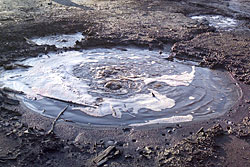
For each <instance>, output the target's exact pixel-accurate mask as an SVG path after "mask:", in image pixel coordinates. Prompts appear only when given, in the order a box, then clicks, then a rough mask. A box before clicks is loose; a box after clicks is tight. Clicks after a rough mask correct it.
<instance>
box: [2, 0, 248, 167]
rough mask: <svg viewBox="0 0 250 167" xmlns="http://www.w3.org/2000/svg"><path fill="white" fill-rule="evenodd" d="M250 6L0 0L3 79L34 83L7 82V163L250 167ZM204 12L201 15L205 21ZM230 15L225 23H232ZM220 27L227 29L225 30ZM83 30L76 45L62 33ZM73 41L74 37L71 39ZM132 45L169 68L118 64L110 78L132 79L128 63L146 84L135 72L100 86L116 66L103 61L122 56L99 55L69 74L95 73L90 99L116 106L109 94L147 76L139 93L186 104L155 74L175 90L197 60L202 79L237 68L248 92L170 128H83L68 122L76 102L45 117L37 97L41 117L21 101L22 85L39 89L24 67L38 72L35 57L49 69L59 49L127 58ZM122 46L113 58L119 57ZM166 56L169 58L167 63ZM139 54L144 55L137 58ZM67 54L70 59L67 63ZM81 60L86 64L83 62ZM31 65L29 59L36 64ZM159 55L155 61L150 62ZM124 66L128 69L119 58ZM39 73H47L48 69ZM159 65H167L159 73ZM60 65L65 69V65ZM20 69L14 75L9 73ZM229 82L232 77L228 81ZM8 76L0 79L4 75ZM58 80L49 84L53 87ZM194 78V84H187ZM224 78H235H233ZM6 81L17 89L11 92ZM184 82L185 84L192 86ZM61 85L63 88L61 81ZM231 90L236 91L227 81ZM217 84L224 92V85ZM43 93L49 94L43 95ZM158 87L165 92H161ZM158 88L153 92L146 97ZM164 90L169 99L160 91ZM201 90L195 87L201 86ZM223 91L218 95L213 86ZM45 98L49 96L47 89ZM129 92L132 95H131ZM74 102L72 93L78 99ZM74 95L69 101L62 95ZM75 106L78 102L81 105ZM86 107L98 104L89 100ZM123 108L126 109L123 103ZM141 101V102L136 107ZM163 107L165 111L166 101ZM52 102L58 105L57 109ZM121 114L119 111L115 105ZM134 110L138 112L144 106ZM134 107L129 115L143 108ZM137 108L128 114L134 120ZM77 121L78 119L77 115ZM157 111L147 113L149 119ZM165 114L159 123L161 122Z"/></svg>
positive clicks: (236, 78)
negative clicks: (201, 116) (104, 52)
mask: <svg viewBox="0 0 250 167" xmlns="http://www.w3.org/2000/svg"><path fill="white" fill-rule="evenodd" d="M248 3H249V2H248V1H213V2H209V3H208V2H207V1H195V0H190V1H161V0H156V1H155V0H154V1H153V0H147V1H132V0H126V1H119V0H118V1H99V0H98V1H97V0H96V1H91V2H90V1H81V0H74V1H73V0H72V1H69V0H62V1H57V0H52V1H39V0H27V1H25V2H24V1H21V0H20V1H19V0H16V1H9V0H1V1H0V13H1V14H0V64H1V76H5V79H6V80H8V81H10V80H11V79H12V80H16V81H19V83H25V84H26V86H27V85H28V86H27V89H25V90H24V89H23V90H22V89H21V90H19V89H17V87H19V88H20V85H19V86H18V85H16V86H17V87H15V86H14V87H11V86H10V85H11V84H9V83H8V84H7V83H6V82H4V84H6V85H5V86H4V85H3V84H2V83H1V87H2V89H1V91H0V105H1V109H0V118H1V120H0V126H1V133H0V143H1V145H0V147H1V148H0V163H1V165H2V166H13V165H14V166H34V165H35V166H44V164H46V166H49V165H50V166H128V165H129V166H159V165H161V166H193V165H194V164H195V165H196V166H248V164H249V163H250V162H249V161H250V160H249V157H250V155H249V154H250V152H249V138H250V136H249V131H250V130H249V127H250V124H249V122H250V119H249V109H250V92H249V90H250V88H249V60H250V58H249V48H250V47H249V45H250V41H249V39H250V38H249V36H250V32H249V20H250V17H249V12H248V11H249V10H248V9H249V5H247V4H248ZM195 16H196V17H195ZM201 16H202V17H203V19H199V18H200V17H201ZM197 18H198V19H197ZM224 18H227V19H225V20H224ZM214 21H215V22H214ZM220 21H222V23H221V22H220ZM221 25H222V27H220V26H221ZM225 25H227V26H225ZM228 25H229V27H228ZM78 32H80V33H79V34H78V37H79V36H80V38H81V39H82V40H81V39H80V38H77V40H78V41H77V42H76V43H74V42H73V45H72V42H70V40H65V39H61V38H58V36H60V34H66V36H67V37H70V36H68V35H70V34H74V33H78ZM82 35H83V36H84V37H83V36H82ZM47 36H49V37H55V38H54V39H56V40H57V41H59V42H61V43H62V44H69V45H61V46H59V45H56V43H39V41H34V39H40V41H41V40H43V39H44V37H47ZM75 39H76V38H75V37H73V41H75ZM53 44H54V45H53ZM131 45H133V46H135V45H136V46H137V47H139V48H140V49H143V50H147V52H149V53H154V54H148V53H147V54H146V55H150V56H149V58H148V59H147V58H146V56H145V57H143V58H142V55H140V54H139V53H140V50H136V52H137V53H138V54H139V60H138V62H140V61H141V62H142V63H145V62H146V60H148V62H150V63H151V65H150V67H154V65H153V64H155V65H159V64H161V65H159V66H155V68H154V70H152V71H150V70H149V68H147V66H146V65H145V66H143V65H141V66H139V68H142V69H143V71H147V70H148V75H144V76H140V74H141V72H138V69H137V68H134V67H133V68H132V67H126V68H125V69H124V68H117V67H116V68H115V67H114V66H113V68H112V69H113V70H111V71H113V72H114V73H112V72H111V74H113V75H110V77H111V78H112V77H113V78H112V79H117V78H116V77H118V76H121V75H122V76H130V77H131V75H128V71H130V70H126V69H137V71H136V70H134V71H132V72H133V74H134V77H135V74H136V75H137V79H138V78H139V77H141V78H140V81H137V80H136V81H135V80H134V81H133V79H136V78H132V79H131V78H129V79H130V80H132V81H133V82H132V81H130V80H128V78H126V80H125V79H124V78H123V80H122V81H123V82H113V81H112V82H111V81H110V82H105V83H104V84H100V83H99V82H98V81H103V78H98V77H101V76H106V77H107V75H106V74H108V72H110V69H109V68H105V66H110V64H112V63H111V62H112V61H113V62H117V57H115V58H114V57H112V56H111V57H112V58H111V59H109V61H107V59H103V60H105V61H103V62H102V65H101V67H97V65H96V64H95V63H96V62H93V61H96V60H95V59H92V63H90V62H89V63H86V58H85V59H84V60H81V62H77V63H76V64H74V65H73V64H70V67H71V68H72V66H73V68H72V69H74V70H73V71H72V70H70V72H73V73H71V74H73V76H74V77H75V78H78V79H79V78H80V79H83V78H85V79H86V78H87V81H84V82H83V83H82V84H83V85H84V84H86V83H87V86H88V88H89V87H90V88H91V89H92V88H96V90H97V92H93V91H92V93H91V92H90V91H88V95H89V94H90V95H91V96H95V97H96V98H97V97H99V95H102V97H101V98H103V99H105V98H106V100H107V99H108V100H109V102H113V101H112V100H110V98H114V97H115V95H117V94H119V93H121V92H122V90H123V91H124V90H125V91H126V88H127V87H128V86H127V85H130V88H134V90H138V87H136V85H135V84H134V83H137V82H139V83H141V84H144V85H146V87H145V89H144V90H143V92H141V93H140V95H144V96H143V99H144V100H145V99H150V100H151V101H152V99H153V100H155V97H161V98H162V99H165V100H168V102H169V100H170V99H174V100H175V102H176V104H180V103H178V99H176V98H175V97H170V95H169V93H167V94H164V91H166V90H164V89H162V88H161V87H158V86H156V85H159V83H157V82H156V83H155V82H153V80H154V79H156V78H157V80H160V81H161V82H160V83H161V84H162V85H164V88H170V89H169V90H171V86H169V84H168V83H169V82H168V81H166V78H167V80H170V79H171V78H172V77H173V75H175V76H178V75H182V74H183V75H184V74H192V70H193V69H192V66H194V67H195V69H196V70H197V69H201V71H200V73H201V75H204V74H205V73H206V72H205V71H207V72H208V71H210V70H209V69H207V68H213V71H215V72H216V71H217V70H224V71H227V72H229V76H230V75H231V82H232V83H233V84H230V85H231V86H233V87H235V88H236V89H235V90H237V92H238V91H239V90H240V91H239V92H240V93H238V95H237V96H235V97H234V96H232V94H228V95H226V97H227V96H228V99H231V100H230V101H233V105H231V104H232V103H231V104H230V105H229V106H227V107H226V108H224V107H221V105H219V106H220V107H221V108H220V107H219V108H220V109H218V113H223V114H222V115H219V116H218V115H217V116H216V117H209V118H208V119H207V118H206V119H203V120H202V119H200V120H197V121H188V122H185V121H180V122H175V123H173V122H172V123H170V122H168V123H166V122H165V124H154V125H149V126H148V125H147V126H142V127H129V126H119V127H103V126H102V127H96V126H91V124H90V125H87V126H82V125H78V124H76V123H74V122H72V119H69V117H71V116H69V115H67V110H68V109H70V107H69V108H65V104H67V103H62V104H63V105H62V106H61V107H58V109H54V110H57V111H56V112H55V113H54V114H52V115H50V117H48V116H49V115H48V114H47V113H46V111H45V112H44V113H43V110H42V111H41V110H40V109H41V108H39V105H40V104H39V103H37V104H34V103H33V105H34V106H35V109H39V111H40V113H39V112H34V111H32V109H31V108H29V107H27V105H26V106H24V105H23V101H22V100H20V99H18V98H16V96H17V95H18V96H20V93H21V92H20V91H23V92H25V91H26V92H25V93H29V92H31V93H32V92H33V91H30V90H29V89H30V87H32V86H30V85H32V84H33V83H32V82H31V80H28V79H27V78H28V77H27V76H28V75H26V76H25V75H24V73H25V71H26V72H27V73H28V71H29V70H32V69H35V66H34V64H32V63H34V62H36V61H37V62H39V61H40V60H41V58H42V59H44V62H45V64H44V66H46V65H47V66H49V65H50V63H53V61H49V60H52V59H53V55H51V52H52V53H58V55H60V56H61V57H64V56H65V55H64V53H76V52H78V53H79V52H82V51H83V53H84V54H85V55H86V52H87V51H90V52H91V49H98V48H102V49H103V50H112V48H115V47H117V46H119V47H120V50H119V52H121V53H122V54H124V53H123V52H125V53H126V52H130V50H129V49H128V48H129V46H131ZM165 45H170V46H171V45H173V47H172V49H171V52H170V53H169V51H170V50H169V48H168V49H165V48H164V46H165ZM122 48H125V49H122ZM126 50H127V51H126ZM117 52H118V51H117ZM117 52H116V54H115V55H119V54H118V53H117ZM81 54H82V53H81ZM72 55H74V54H72ZM39 56H40V57H39ZM46 56H47V57H46ZM160 56H161V59H159V57H160ZM97 57H98V56H97ZM133 57H134V58H136V54H135V55H134V56H133ZM50 58H51V59H50ZM30 60H32V61H30ZM53 60H54V59H53ZM57 60H58V59H57ZM59 60H60V61H62V62H63V60H64V59H59ZM74 60H76V61H78V60H77V59H76V58H75V59H74ZM90 60H91V59H90ZM135 60H136V59H129V58H126V60H123V61H124V62H125V64H126V62H131V63H128V64H133V62H134V61H135ZM149 60H150V61H149ZM156 60H158V61H156ZM183 60H184V61H183ZM29 61H30V63H28V62H29ZM84 61H85V63H84ZM144 61H145V62H144ZM153 61H154V62H155V63H152V62H153ZM24 62H25V63H24ZM69 62H71V61H69ZM98 62H100V60H98ZM121 62H122V61H121ZM158 62H160V63H158ZM180 62H182V63H184V64H182V67H179V66H178V70H180V71H179V72H178V70H177V72H176V71H175V72H176V73H175V72H173V73H168V72H167V70H164V69H166V68H167V67H168V66H169V67H170V66H171V65H175V63H180ZM62 64H63V65H64V67H67V65H66V63H65V62H63V63H62ZM81 64H83V65H81ZM145 64H147V63H145ZM113 65H114V64H113ZM116 65H117V64H116ZM123 65H124V64H123ZM164 65H165V67H164ZM167 65H168V66H167ZM88 66H89V67H92V70H93V71H92V72H93V76H95V77H97V78H98V79H97V80H95V79H93V78H91V77H90V76H89V75H88V74H89V73H90V72H87V71H88V70H89V68H87V67H88ZM184 66H185V67H184ZM186 66H187V67H186ZM36 67H37V69H36V71H39V68H38V67H39V66H36ZM61 67H63V66H61ZM119 67H121V65H120V64H119ZM176 67H177V66H176ZM40 69H41V71H42V67H41V68H40ZM55 69H57V70H58V71H60V68H56V67H55V68H54V72H58V71H56V70H55ZM157 69H160V70H159V71H157ZM181 69H183V71H182V70H181ZM161 70H163V71H161ZM202 70H203V71H202ZM45 71H46V70H45ZM52 71H53V70H52ZM62 71H63V72H65V70H62ZM66 71H67V70H66ZM139 71H140V70H139ZM185 71H186V73H185ZM6 72H7V73H6ZM19 72H23V73H21V75H23V76H25V77H26V78H25V77H24V78H19V77H20V76H19V77H18V75H20V73H19ZM154 72H156V73H157V72H158V74H154ZM183 72H184V73H183ZM196 72H197V71H196ZM163 73H164V74H163ZM225 73H226V72H225ZM14 74H15V77H13V76H12V77H11V75H14ZM37 74H38V73H33V75H35V76H34V77H33V78H35V77H37ZM52 74H53V73H52ZM55 74H56V73H55ZM94 74H99V75H94ZM101 74H102V75H101ZM117 74H119V75H117ZM125 74H126V75H125ZM68 75H69V74H68V73H67V75H66V74H65V76H66V77H68V78H70V77H69V76H72V75H69V76H68ZM221 75H222V74H221ZM221 75H217V76H216V77H215V76H213V75H211V76H212V77H211V78H212V79H214V84H222V80H223V83H224V82H225V81H226V79H224V78H223V77H226V76H227V75H223V76H221ZM65 76H64V77H65ZM163 76H164V77H163ZM190 76H191V75H190ZM208 76H209V75H208ZM8 77H9V78H8ZM64 77H62V78H64ZM31 78H32V77H31ZM33 78H32V79H33ZM142 78H143V79H142ZM177 78H178V77H177ZM226 78H227V79H228V80H229V78H230V77H229V78H228V77H226ZM3 79H4V78H2V77H1V80H3ZM53 79H55V77H54V78H53ZM71 79H72V78H71ZM119 79H120V78H119ZM6 80H5V81H6ZM194 80H195V79H194ZM24 81H25V82H24ZM119 81H121V80H119ZM151 81H152V82H151ZM165 81H166V82H165ZM216 81H217V82H218V83H216ZM196 82H197V83H198V84H200V85H203V86H204V84H206V82H204V84H201V83H200V82H199V80H196ZM46 83H49V82H46ZM53 83H54V82H51V85H52V86H53ZM64 83H65V82H64ZM171 83H173V82H171ZM176 83H180V82H176ZM186 83H189V82H188V81H187V82H186ZM225 83H228V82H227V81H226V82H225ZM25 84H24V85H25ZM34 84H37V85H38V86H39V85H42V84H41V83H39V82H34ZM98 84H99V85H98ZM7 85H8V87H10V88H12V89H10V88H7ZM76 85H77V84H76ZM29 86H30V87H29ZM47 86H48V85H47ZM102 86H103V87H102ZM182 86H183V87H187V86H185V85H182ZM209 86H211V87H213V84H209ZM220 86H221V88H223V86H225V85H224V84H222V85H220ZM4 87H5V88H4ZM53 87H55V88H57V86H53ZM215 87H216V86H215ZM226 87H227V88H228V86H226ZM23 88H25V87H23ZM122 88H124V89H122ZM110 89H111V90H110ZM27 90H28V91H27ZM93 90H94V89H93ZM150 90H153V92H150ZM219 90H220V91H223V92H224V93H225V92H226V89H224V88H223V89H219ZM224 90H225V91H224ZM230 90H232V93H235V91H233V90H234V89H230ZM98 91H99V92H98ZM100 91H101V93H100ZM105 91H111V92H112V93H113V95H111V96H109V95H103V92H105ZM154 91H157V92H154ZM34 92H35V91H34ZM34 92H33V93H34ZM44 92H45V91H42V93H44ZM159 92H160V95H159V94H157V93H159ZM166 92H167V91H166ZM166 92H165V93H166ZM36 93H37V92H36ZM61 93H62V92H59V93H58V94H54V95H59V94H61ZM128 93H129V92H128ZM150 93H151V95H152V97H149V96H148V95H149V94H150ZM152 93H153V94H152ZM191 93H192V89H191V90H190V91H189V93H187V94H186V95H185V96H183V97H185V100H186V101H190V100H191V101H192V100H195V99H197V98H196V96H193V95H190V94H191ZM227 93H228V92H227ZM67 94H68V93H67ZM162 94H164V96H161V95H162ZM193 94H197V93H195V91H194V93H193ZM215 94H220V93H218V91H215ZM236 94H237V93H236ZM44 95H46V96H47V95H49V94H44ZM50 95H51V94H50ZM54 95H53V96H54ZM97 95H98V96H97ZM125 95H126V94H125ZM130 95H131V94H130ZM130 95H129V96H130ZM210 96H212V95H210ZM54 97H55V96H54ZM60 97H61V95H60ZM64 97H65V96H64ZM130 97H134V96H133V95H131V96H130ZM36 98H37V97H36ZM56 98H57V97H56ZM74 98H77V96H74ZM123 98H124V97H123ZM140 98H141V97H140ZM168 98H169V99H168ZM72 99H73V97H72V98H71V101H72ZM121 99H122V98H120V102H121V101H122V102H123V103H124V100H123V99H122V100H121ZM135 99H136V98H135ZM29 100H30V99H29ZM68 100H70V98H69V99H64V100H63V101H68ZM96 100H98V99H95V101H96ZM99 100H100V97H99ZM163 101H164V100H163ZM180 101H182V100H179V102H180ZM216 101H217V104H220V103H219V102H218V100H215V102H216ZM73 102H75V103H78V102H79V101H73ZM85 102H86V101H85ZM87 102H90V101H87ZM99 102H100V101H99ZM156 102H158V101H156ZM172 102H173V101H172ZM28 103H31V104H32V102H31V101H27V103H26V104H28ZM126 103H127V105H128V103H129V102H127V101H126ZM46 104H48V103H45V105H46ZM84 104H85V103H84ZM113 104H114V103H113ZM153 104H154V103H153ZM164 104H166V103H164ZM169 104H170V103H169ZM171 104H173V103H171ZM223 104H225V103H223ZM45 105H44V106H45ZM53 105H54V104H52V106H53ZM88 105H93V104H92V103H89V104H88ZM116 105H118V106H119V105H120V104H116ZM44 106H43V107H44ZM133 106H138V105H136V104H133ZM156 106H158V107H159V108H161V107H162V105H156ZM169 106H170V105H169ZM43 107H42V108H43ZM150 107H152V108H151V109H152V111H151V112H149V113H147V112H145V113H146V114H149V115H150V117H151V116H152V113H154V112H158V111H154V110H157V109H156V108H155V106H154V105H150V106H148V107H145V108H149V109H150ZM163 107H166V106H163ZM27 108H28V109H27ZM48 108H50V107H49V105H48ZM63 108H65V110H66V111H65V112H64V110H62V109H63ZM120 108H121V106H120ZM139 108H141V107H139ZM166 108H167V107H166ZM169 108H171V107H169ZM206 109H208V106H206ZM47 110H48V109H47ZM115 110H116V111H117V109H116V108H115ZM220 110H221V111H220ZM109 111H110V110H109ZM133 111H136V109H134V110H133ZM133 111H131V113H129V114H131V115H133V114H135V113H133ZM139 111H140V112H139ZM185 111H186V110H185ZM207 111H208V110H207ZM210 111H212V108H210ZM62 113H64V114H62ZM113 113H114V112H113ZM113 113H112V114H113ZM138 113H140V114H142V113H143V112H142V110H138ZM145 113H144V114H145ZM158 113H159V112H158ZM211 113H213V112H211ZM41 114H45V115H44V116H43V115H41ZM129 114H128V115H127V116H130V117H131V118H133V117H132V116H131V115H129ZM191 114H192V113H191ZM109 115H110V113H109ZM115 115H116V116H118V115H119V114H117V113H116V114H115ZM205 115H206V114H205ZM65 116H67V118H65ZM182 116H183V115H182ZM74 117H75V118H76V117H77V116H74ZM111 117H112V116H111ZM150 117H149V119H146V120H147V121H149V122H150ZM170 118H171V116H170ZM157 119H158V121H159V118H156V120H157ZM173 120H176V119H173ZM73 121H75V120H73ZM75 122H77V121H75ZM151 122H152V121H151ZM156 122H157V121H156ZM134 123H137V124H138V123H142V122H140V121H139V122H133V124H134ZM143 123H147V122H143ZM157 123H159V122H157ZM52 125H53V126H52ZM48 132H50V133H48ZM236 143H237V144H236ZM239 152H240V153H239Z"/></svg>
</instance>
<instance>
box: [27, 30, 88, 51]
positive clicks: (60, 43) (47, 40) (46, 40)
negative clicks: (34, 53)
mask: <svg viewBox="0 0 250 167" xmlns="http://www.w3.org/2000/svg"><path fill="white" fill-rule="evenodd" d="M83 38H84V36H83V35H82V33H81V32H78V33H75V34H63V35H61V34H60V35H51V36H45V37H40V38H33V39H31V41H33V42H34V43H36V44H37V45H55V46H56V47H57V48H63V47H73V46H74V45H75V43H76V41H81V40H82V39H83Z"/></svg>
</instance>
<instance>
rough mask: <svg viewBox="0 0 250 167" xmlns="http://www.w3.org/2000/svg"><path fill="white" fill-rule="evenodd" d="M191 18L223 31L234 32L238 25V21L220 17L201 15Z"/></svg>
mask: <svg viewBox="0 0 250 167" xmlns="http://www.w3.org/2000/svg"><path fill="white" fill-rule="evenodd" d="M191 18H192V19H195V20H198V21H199V22H208V24H209V25H210V26H212V27H215V28H216V29H222V30H232V29H234V28H235V27H237V25H238V21H237V20H235V19H232V18H229V17H224V16H220V15H199V16H192V17H191Z"/></svg>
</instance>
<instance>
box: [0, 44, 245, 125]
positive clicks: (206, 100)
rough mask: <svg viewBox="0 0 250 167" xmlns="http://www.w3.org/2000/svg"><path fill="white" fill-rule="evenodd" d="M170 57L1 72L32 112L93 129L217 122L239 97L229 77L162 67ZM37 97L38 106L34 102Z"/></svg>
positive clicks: (122, 56)
mask: <svg viewBox="0 0 250 167" xmlns="http://www.w3.org/2000/svg"><path fill="white" fill-rule="evenodd" d="M167 56H168V54H167V53H165V54H159V53H158V52H157V51H148V50H143V49H139V48H126V49H118V48H113V49H91V50H82V51H67V52H63V53H49V54H48V55H42V56H40V57H37V58H30V59H27V60H25V61H23V62H20V63H22V64H25V65H28V66H32V67H30V68H29V69H15V70H11V71H3V73H2V74H1V80H0V82H1V83H2V85H3V86H5V87H10V88H12V89H16V90H19V91H23V92H25V93H26V96H19V98H21V99H22V101H23V104H24V105H25V106H26V107H28V108H29V109H31V110H34V111H37V112H40V113H42V111H45V112H44V113H43V114H45V115H46V116H57V114H58V113H59V112H60V111H61V109H62V108H64V107H65V106H66V105H70V106H69V108H68V109H67V112H65V114H64V115H63V116H62V118H63V119H65V120H70V121H74V122H77V123H82V124H93V125H106V126H117V125H131V126H139V125H146V124H155V123H176V122H187V121H193V120H200V119H209V118H213V117H218V116H220V115H222V114H224V113H225V111H227V110H228V109H229V108H231V107H232V106H233V105H234V103H235V102H236V101H237V99H238V97H239V96H240V93H239V92H240V91H239V89H238V87H237V86H236V85H235V84H234V82H233V81H232V80H231V79H230V77H229V76H228V75H227V73H225V72H222V71H212V70H209V69H205V68H200V67H196V66H190V65H187V64H185V63H183V62H169V61H167V60H165V58H166V57H167ZM34 97H35V99H36V100H34Z"/></svg>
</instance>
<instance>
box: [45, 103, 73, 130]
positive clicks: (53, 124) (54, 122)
mask: <svg viewBox="0 0 250 167" xmlns="http://www.w3.org/2000/svg"><path fill="white" fill-rule="evenodd" d="M68 107H69V105H67V106H66V107H64V109H63V110H62V111H61V112H60V113H59V114H58V115H57V117H56V118H55V119H54V121H53V123H52V126H51V128H50V130H49V131H48V134H51V133H52V132H53V130H54V127H55V125H56V121H57V120H58V119H59V118H60V116H61V115H62V114H63V113H64V112H65V111H66V110H67V108H68Z"/></svg>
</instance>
